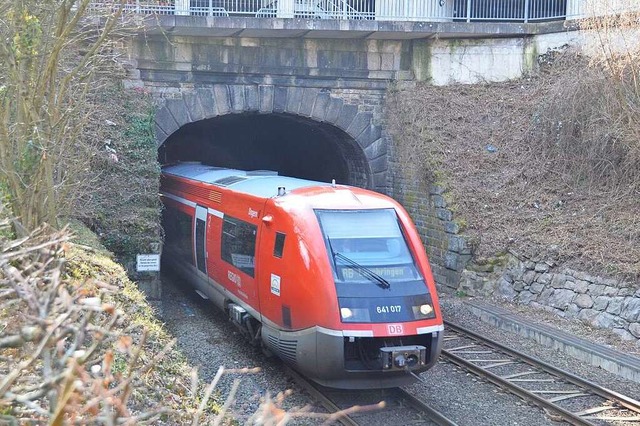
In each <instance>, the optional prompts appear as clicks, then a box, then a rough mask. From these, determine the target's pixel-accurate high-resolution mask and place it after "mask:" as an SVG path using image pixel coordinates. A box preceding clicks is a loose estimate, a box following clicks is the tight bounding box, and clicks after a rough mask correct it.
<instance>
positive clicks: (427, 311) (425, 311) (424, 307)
mask: <svg viewBox="0 0 640 426" xmlns="http://www.w3.org/2000/svg"><path fill="white" fill-rule="evenodd" d="M431 312H433V308H432V307H431V305H429V304H428V303H425V304H424V305H420V313H421V314H422V315H424V316H427V315H429V314H430V313H431Z"/></svg>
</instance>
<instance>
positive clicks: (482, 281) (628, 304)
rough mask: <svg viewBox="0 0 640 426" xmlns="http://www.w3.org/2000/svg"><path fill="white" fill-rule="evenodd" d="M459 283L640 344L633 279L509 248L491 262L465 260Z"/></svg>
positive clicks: (639, 295)
mask: <svg viewBox="0 0 640 426" xmlns="http://www.w3.org/2000/svg"><path fill="white" fill-rule="evenodd" d="M458 289H459V291H462V292H465V293H466V294H468V295H498V296H500V297H503V298H506V299H508V300H511V301H514V302H518V303H521V304H524V305H530V306H536V307H541V308H543V309H546V310H548V311H551V312H553V313H555V314H557V315H559V316H561V317H566V318H576V319H579V320H582V321H584V322H585V323H588V324H590V325H592V326H594V327H598V328H607V329H611V330H612V331H613V332H614V333H616V334H618V335H619V336H620V337H621V338H622V339H624V340H631V341H636V342H637V344H638V346H640V287H638V284H637V283H631V282H624V281H617V280H615V279H611V278H603V277H599V276H595V275H591V274H587V273H585V272H581V271H575V270H573V269H570V268H565V267H562V266H559V265H556V264H555V263H554V262H552V261H543V260H540V259H530V258H526V257H525V256H523V255H521V254H518V253H514V252H510V253H507V254H505V255H504V256H501V257H500V258H498V259H497V261H495V262H488V263H485V264H483V265H470V268H469V269H467V270H465V271H464V273H463V274H462V279H461V281H460V285H459V288H458Z"/></svg>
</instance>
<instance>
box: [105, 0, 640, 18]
mask: <svg viewBox="0 0 640 426" xmlns="http://www.w3.org/2000/svg"><path fill="white" fill-rule="evenodd" d="M588 1H590V0H170V1H164V2H163V1H153V0H129V2H128V4H127V5H126V9H127V10H128V11H130V12H134V13H140V14H158V15H192V16H215V17H221V16H251V17H257V18H307V19H341V20H350V19H361V20H362V19H364V20H376V21H445V22H447V21H448V22H541V21H551V20H563V19H566V18H568V17H571V18H577V17H583V16H585V14H586V12H587V6H586V5H587V2H588ZM607 1H618V2H624V1H629V0H607ZM108 3H109V2H108V1H107V2H95V4H96V5H100V4H102V5H104V4H108ZM630 4H632V3H630ZM638 4H640V1H638ZM639 8H640V7H638V6H637V7H634V8H633V9H634V10H637V9H639ZM624 10H628V8H627V9H624ZM624 10H623V11H624ZM619 12H620V10H617V11H616V13H619Z"/></svg>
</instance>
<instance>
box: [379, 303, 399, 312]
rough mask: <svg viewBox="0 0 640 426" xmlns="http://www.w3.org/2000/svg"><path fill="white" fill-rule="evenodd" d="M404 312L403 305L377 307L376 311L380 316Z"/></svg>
mask: <svg viewBox="0 0 640 426" xmlns="http://www.w3.org/2000/svg"><path fill="white" fill-rule="evenodd" d="M401 310H402V305H386V306H376V311H377V312H378V313H379V314H388V313H390V312H391V313H400V311H401Z"/></svg>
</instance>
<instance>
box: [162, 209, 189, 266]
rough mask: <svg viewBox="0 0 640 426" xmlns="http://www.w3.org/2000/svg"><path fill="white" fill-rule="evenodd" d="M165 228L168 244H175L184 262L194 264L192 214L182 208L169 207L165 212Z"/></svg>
mask: <svg viewBox="0 0 640 426" xmlns="http://www.w3.org/2000/svg"><path fill="white" fill-rule="evenodd" d="M163 214H164V228H165V238H166V239H167V245H170V246H173V247H174V249H175V250H176V252H177V255H178V256H179V257H180V259H182V260H183V261H184V262H187V263H190V264H193V257H192V255H191V238H192V234H193V231H192V229H191V226H192V221H191V216H190V215H188V214H187V213H184V212H182V211H180V210H177V209H174V208H171V207H167V208H165V210H164V212H163Z"/></svg>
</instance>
